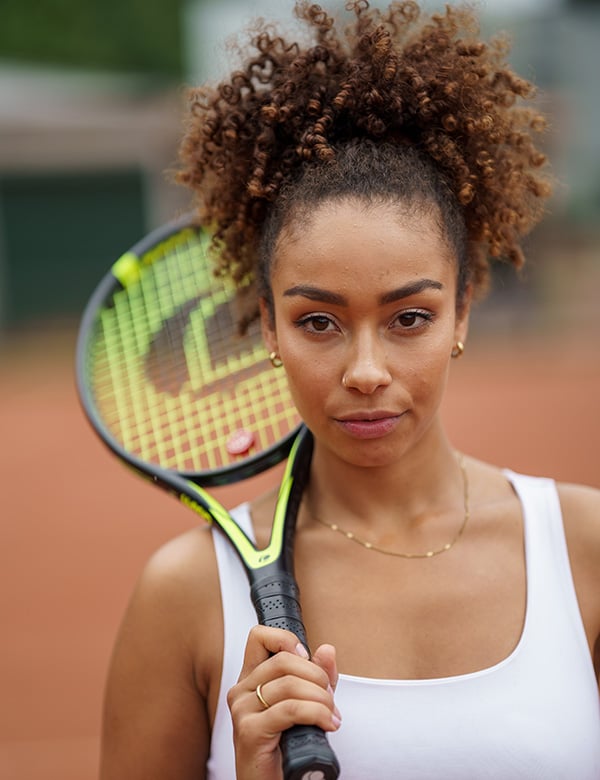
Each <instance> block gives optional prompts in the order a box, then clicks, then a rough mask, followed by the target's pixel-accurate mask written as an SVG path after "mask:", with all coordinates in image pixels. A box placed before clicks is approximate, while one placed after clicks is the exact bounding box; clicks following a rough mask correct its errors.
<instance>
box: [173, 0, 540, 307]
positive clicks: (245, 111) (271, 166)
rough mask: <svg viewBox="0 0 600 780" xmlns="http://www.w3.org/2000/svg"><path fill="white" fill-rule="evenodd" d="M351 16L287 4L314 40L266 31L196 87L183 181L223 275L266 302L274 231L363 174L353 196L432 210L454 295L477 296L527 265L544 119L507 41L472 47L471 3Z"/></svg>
mask: <svg viewBox="0 0 600 780" xmlns="http://www.w3.org/2000/svg"><path fill="white" fill-rule="evenodd" d="M346 10H348V11H350V12H352V13H353V19H352V23H351V24H350V25H348V26H342V25H341V24H338V25H336V22H335V19H334V17H333V16H331V15H329V14H328V13H327V12H326V11H324V10H323V9H322V8H321V7H320V6H319V5H315V4H309V3H308V2H297V3H296V15H297V17H298V18H299V19H300V20H301V21H302V22H304V23H305V24H306V25H307V27H308V30H309V32H310V33H311V34H312V38H311V40H310V42H309V43H307V44H305V45H303V44H301V43H299V42H296V41H288V40H286V39H285V38H284V37H283V36H282V35H280V34H278V33H277V32H276V31H275V30H274V29H273V28H272V27H271V26H267V25H264V24H263V26H262V27H261V28H259V29H258V31H257V32H256V33H255V34H254V36H253V38H252V40H251V47H250V53H249V55H248V58H247V60H246V63H245V66H244V67H243V69H242V70H238V71H235V72H233V73H232V74H231V75H230V77H229V78H228V79H226V80H225V81H222V82H221V83H220V84H218V85H217V86H204V87H201V88H196V89H192V90H191V91H190V98H189V112H188V115H187V118H186V127H185V135H184V138H183V140H182V144H181V148H180V162H181V165H180V168H179V171H178V172H177V180H178V181H179V182H180V183H183V184H185V185H187V186H189V187H191V188H192V189H193V190H194V192H195V193H196V200H197V207H198V214H199V219H200V222H201V224H203V225H205V226H207V227H209V228H210V230H211V232H212V235H213V246H214V248H215V249H216V250H217V253H216V257H217V258H218V267H219V270H220V272H221V273H227V274H230V275H231V276H232V277H233V278H234V279H235V280H236V282H238V283H245V282H247V281H249V280H252V279H255V278H257V277H258V279H259V282H260V283H261V287H262V290H263V294H265V292H266V290H268V279H266V277H267V276H268V264H269V262H270V254H272V250H273V247H274V245H275V241H276V238H277V235H278V232H279V231H280V229H281V227H282V226H283V225H285V224H286V223H287V222H289V220H290V219H293V218H294V216H293V213H294V209H297V208H298V206H304V207H308V208H310V207H311V202H312V206H313V207H314V205H315V201H318V200H319V199H327V198H335V197H339V195H340V194H346V195H347V194H349V193H352V192H353V191H354V190H353V188H357V187H359V186H360V181H359V180H360V177H357V176H355V177H354V179H353V180H352V181H350V180H349V178H348V176H349V172H350V171H352V170H356V169H357V165H358V166H359V167H360V169H361V171H362V174H363V180H362V181H363V187H362V190H363V191H362V192H357V195H358V197H368V198H373V197H387V199H390V198H392V197H394V195H395V196H396V197H397V198H398V200H400V201H404V202H406V201H409V202H411V201H412V202H413V203H416V202H419V201H420V202H423V203H429V205H431V203H432V202H433V203H434V204H436V205H437V207H438V209H439V213H440V215H441V218H442V222H443V224H444V228H445V235H446V236H448V237H449V240H450V242H451V243H452V244H453V245H454V248H455V249H456V252H457V257H458V260H459V298H460V295H461V293H462V292H464V289H465V287H466V284H467V283H468V282H470V283H471V284H472V286H473V288H474V291H475V292H476V293H477V292H481V291H482V290H484V289H485V287H486V285H487V280H488V276H489V260H490V258H499V259H504V260H506V261H508V262H509V263H511V264H512V265H514V266H515V267H517V268H519V267H521V265H522V264H523V261H524V256H523V251H522V248H521V245H520V242H521V239H522V237H523V236H524V235H525V234H526V233H527V232H528V231H529V230H530V229H531V228H532V227H533V226H534V225H535V223H536V222H537V221H538V220H539V219H540V217H541V215H542V213H543V209H544V199H545V198H546V197H547V196H548V195H549V194H550V185H549V182H548V179H547V177H546V176H545V175H544V174H543V172H542V171H541V170H540V169H541V168H542V167H543V166H544V164H545V162H546V158H545V156H544V154H543V153H542V152H541V151H539V149H538V148H537V147H536V145H535V140H534V138H535V136H536V135H537V134H539V133H540V132H541V131H542V130H543V129H544V127H545V122H544V119H543V117H542V116H541V114H540V113H539V112H538V111H536V110H534V109H533V108H531V107H528V106H526V105H524V104H523V99H527V98H531V97H532V96H533V94H534V88H533V86H532V84H530V83H529V82H528V81H526V80H523V79H521V78H519V77H518V76H517V75H516V74H515V73H513V71H512V70H511V69H510V67H509V66H508V65H507V63H506V55H507V51H508V46H507V44H506V41H505V40H504V39H502V38H495V39H492V40H490V41H489V42H483V41H481V40H479V33H478V27H477V21H476V17H475V15H474V13H473V12H472V11H471V10H470V9H468V8H466V7H460V8H456V7H447V8H446V11H445V13H443V14H431V15H426V14H424V13H422V12H421V10H420V9H419V6H418V5H417V3H416V2H413V0H407V1H406V2H392V3H390V5H389V6H388V8H387V9H386V10H385V11H381V10H378V9H375V8H371V7H370V6H369V3H368V2H367V0H353V1H352V2H349V3H347V5H346ZM394 157H396V158H397V160H398V161H400V162H399V163H398V165H396V168H397V171H396V172H395V173H394V172H392V175H391V176H388V177H387V179H386V178H385V177H384V176H383V174H384V172H385V171H389V169H390V164H391V162H390V161H391V160H393V158H394ZM375 158H378V159H379V160H380V162H379V164H375V163H374V160H375ZM344 160H345V161H346V162H345V163H344ZM348 161H350V162H348ZM361 161H362V162H361ZM398 166H399V167H398ZM342 169H344V171H345V173H344V172H343V171H342ZM403 169H404V170H405V171H406V170H408V171H409V173H408V175H407V174H406V172H404V173H403V172H402V170H403ZM417 169H418V171H417ZM369 171H371V175H370V176H369ZM373 171H374V172H373ZM411 173H416V174H417V175H416V176H415V175H411ZM350 178H352V177H350ZM400 178H401V179H402V182H401V183H399V180H400ZM366 180H368V181H366ZM416 180H418V181H417V183H414V182H415V181H416ZM365 181H366V183H365ZM394 182H395V183H394ZM419 182H420V183H419ZM305 210H306V209H305ZM307 213H308V212H307ZM261 260H262V265H261V262H260V261H261ZM265 269H266V270H265Z"/></svg>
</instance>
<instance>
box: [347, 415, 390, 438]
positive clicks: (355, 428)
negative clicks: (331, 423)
mask: <svg viewBox="0 0 600 780" xmlns="http://www.w3.org/2000/svg"><path fill="white" fill-rule="evenodd" d="M401 418H402V414H401V413H398V412H387V411H381V412H356V413H353V414H349V415H345V416H344V417H336V418H335V422H336V423H337V425H339V426H340V428H342V429H343V430H344V431H345V432H346V433H347V434H349V435H350V436H353V437H354V438H356V439H379V438H381V437H382V436H387V435H388V434H389V433H391V432H392V431H393V430H394V429H395V428H396V427H397V425H398V424H399V422H400V419H401Z"/></svg>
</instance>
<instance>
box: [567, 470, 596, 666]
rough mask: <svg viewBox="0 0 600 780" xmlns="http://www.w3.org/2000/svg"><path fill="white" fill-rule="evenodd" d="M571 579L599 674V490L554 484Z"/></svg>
mask: <svg viewBox="0 0 600 780" xmlns="http://www.w3.org/2000/svg"><path fill="white" fill-rule="evenodd" d="M557 488H558V495H559V499H560V505H561V509H562V514H563V523H564V528H565V536H566V539H567V547H568V550H569V559H570V562H571V571H572V573H573V582H574V585H575V590H576V591H577V598H578V601H579V607H580V610H581V615H582V618H583V622H584V625H585V629H586V633H587V636H588V641H589V644H590V649H591V651H592V653H593V654H594V664H595V669H596V674H600V490H596V489H595V488H591V487H585V486H583V485H571V484H558V485H557Z"/></svg>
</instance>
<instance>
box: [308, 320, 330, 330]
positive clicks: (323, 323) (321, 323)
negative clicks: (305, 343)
mask: <svg viewBox="0 0 600 780" xmlns="http://www.w3.org/2000/svg"><path fill="white" fill-rule="evenodd" d="M311 325H312V327H313V330H317V331H319V333H322V332H323V331H325V330H327V328H328V327H329V320H328V319H327V317H312V319H311Z"/></svg>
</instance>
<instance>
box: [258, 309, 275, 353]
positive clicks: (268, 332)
mask: <svg viewBox="0 0 600 780" xmlns="http://www.w3.org/2000/svg"><path fill="white" fill-rule="evenodd" d="M258 306H259V310H260V330H261V333H262V337H263V341H264V343H265V347H266V348H267V352H278V348H277V333H276V331H275V317H274V314H273V310H272V308H271V307H270V306H269V304H268V302H267V300H266V298H259V301H258Z"/></svg>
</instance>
